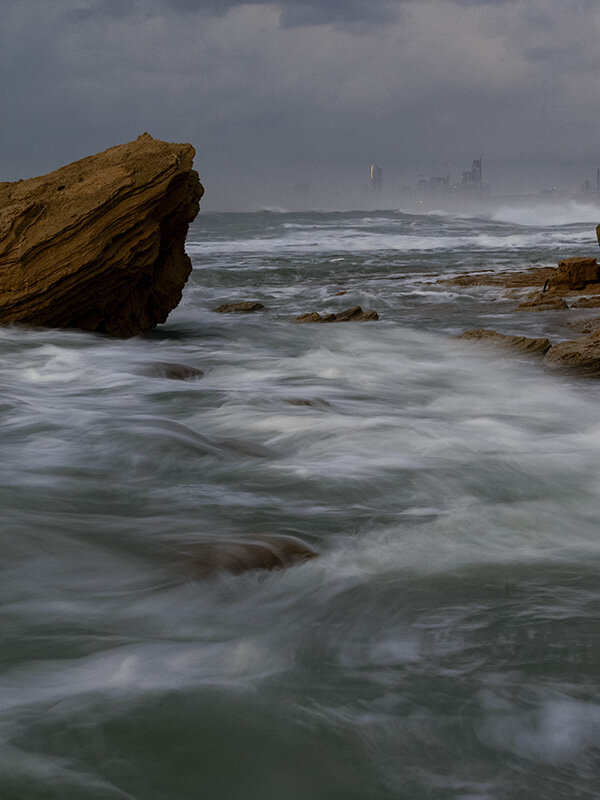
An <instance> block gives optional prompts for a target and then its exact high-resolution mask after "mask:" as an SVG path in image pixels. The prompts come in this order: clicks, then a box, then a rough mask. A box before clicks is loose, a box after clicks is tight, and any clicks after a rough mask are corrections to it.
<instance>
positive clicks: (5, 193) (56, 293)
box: [0, 134, 203, 336]
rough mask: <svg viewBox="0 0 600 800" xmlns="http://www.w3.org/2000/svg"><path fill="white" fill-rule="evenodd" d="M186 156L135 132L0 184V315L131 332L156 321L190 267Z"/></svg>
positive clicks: (192, 204)
mask: <svg viewBox="0 0 600 800" xmlns="http://www.w3.org/2000/svg"><path fill="white" fill-rule="evenodd" d="M194 154H195V153H194V148H193V147H192V146H191V145H190V144H171V143H168V142H162V141H159V140H157V139H153V138H152V137H151V136H149V135H148V134H144V135H143V136H140V137H139V138H138V139H136V140H135V141H133V142H129V143H127V144H123V145H119V146H117V147H112V148H110V149H109V150H105V151H103V152H102V153H98V154H97V155H94V156H89V157H88V158H84V159H82V160H80V161H75V162H74V163H72V164H69V165H67V166H65V167H62V168H60V169H58V170H56V171H55V172H51V173H49V174H48V175H43V176H41V177H37V178H30V179H29V180H25V181H17V182H15V183H2V184H0V323H1V324H9V323H27V324H31V325H40V326H47V327H58V328H80V329H83V330H90V331H98V332H103V333H110V334H114V335H116V336H132V335H135V334H138V333H142V332H144V331H147V330H149V329H151V328H153V327H154V326H155V325H157V324H159V323H161V322H164V321H165V320H166V319H167V316H168V314H169V312H170V311H171V310H172V309H173V308H175V306H176V305H177V304H178V303H179V301H180V299H181V293H182V290H183V287H184V285H185V282H186V281H187V279H188V276H189V274H190V272H191V263H190V260H189V258H188V256H187V255H186V253H185V249H184V244H185V237H186V234H187V230H188V225H189V223H190V222H191V221H192V220H193V219H194V217H195V216H196V214H197V213H198V209H199V200H200V197H201V196H202V194H203V189H202V186H201V184H200V181H199V178H198V173H197V172H195V171H194V170H193V169H192V162H193V158H194Z"/></svg>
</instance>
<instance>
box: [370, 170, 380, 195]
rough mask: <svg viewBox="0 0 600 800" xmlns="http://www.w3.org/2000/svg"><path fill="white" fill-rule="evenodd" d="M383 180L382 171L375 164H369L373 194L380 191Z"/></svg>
mask: <svg viewBox="0 0 600 800" xmlns="http://www.w3.org/2000/svg"><path fill="white" fill-rule="evenodd" d="M382 180H383V170H382V169H381V167H378V166H377V164H371V189H372V190H373V191H374V192H380V191H381V184H382Z"/></svg>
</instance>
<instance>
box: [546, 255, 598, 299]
mask: <svg viewBox="0 0 600 800" xmlns="http://www.w3.org/2000/svg"><path fill="white" fill-rule="evenodd" d="M599 281H600V264H597V263H596V259H595V258H565V259H564V260H563V261H559V262H558V272H557V273H556V275H554V276H553V277H552V278H550V279H549V281H548V291H549V292H569V291H578V290H581V289H585V287H586V286H588V285H589V284H597V283H598V282H599Z"/></svg>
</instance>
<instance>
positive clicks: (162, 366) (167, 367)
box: [142, 361, 204, 381]
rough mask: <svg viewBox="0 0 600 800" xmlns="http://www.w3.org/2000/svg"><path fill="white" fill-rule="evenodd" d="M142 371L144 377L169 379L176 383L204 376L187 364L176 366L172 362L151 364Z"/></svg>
mask: <svg viewBox="0 0 600 800" xmlns="http://www.w3.org/2000/svg"><path fill="white" fill-rule="evenodd" d="M142 371H143V374H144V375H147V376H148V377H150V378H168V379H170V380H174V381H188V380H193V379H194V378H201V377H202V375H204V372H203V371H202V370H201V369H196V367H190V366H188V365H187V364H174V363H171V362H170V361H159V362H157V363H156V364H149V365H148V366H146V367H144V369H143V370H142Z"/></svg>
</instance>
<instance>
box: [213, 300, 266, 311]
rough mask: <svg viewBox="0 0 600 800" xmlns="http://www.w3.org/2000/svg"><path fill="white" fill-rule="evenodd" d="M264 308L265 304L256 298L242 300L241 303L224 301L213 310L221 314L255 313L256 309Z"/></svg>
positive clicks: (262, 309)
mask: <svg viewBox="0 0 600 800" xmlns="http://www.w3.org/2000/svg"><path fill="white" fill-rule="evenodd" d="M264 310H265V307H264V305H263V304H262V303H258V302H257V301H255V300H242V301H241V302H240V303H223V304H222V305H220V306H217V308H213V311H218V312H219V314H253V313H254V312H255V311H264Z"/></svg>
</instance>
